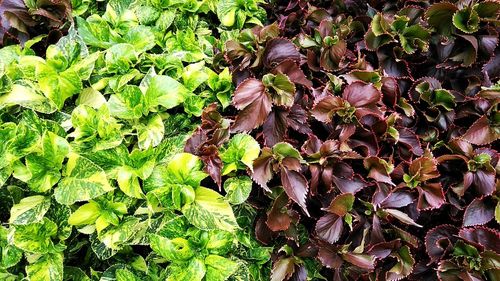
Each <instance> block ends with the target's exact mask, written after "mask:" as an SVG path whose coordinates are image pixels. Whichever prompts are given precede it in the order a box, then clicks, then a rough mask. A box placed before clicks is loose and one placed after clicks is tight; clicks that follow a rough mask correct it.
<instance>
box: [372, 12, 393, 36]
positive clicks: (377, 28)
mask: <svg viewBox="0 0 500 281" xmlns="http://www.w3.org/2000/svg"><path fill="white" fill-rule="evenodd" d="M390 29H391V26H390V24H389V23H388V22H387V20H386V19H385V18H384V16H383V14H381V13H377V14H376V15H375V16H373V19H372V22H371V30H372V32H373V34H374V35H375V36H381V35H383V34H388V33H389V31H390Z"/></svg>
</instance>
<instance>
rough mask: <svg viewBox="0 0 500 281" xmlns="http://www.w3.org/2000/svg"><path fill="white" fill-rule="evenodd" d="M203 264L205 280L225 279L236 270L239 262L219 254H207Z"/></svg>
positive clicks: (218, 280)
mask: <svg viewBox="0 0 500 281" xmlns="http://www.w3.org/2000/svg"><path fill="white" fill-rule="evenodd" d="M205 266H206V267H207V274H206V276H205V278H206V280H211V281H212V280H213V281H225V280H227V279H228V278H229V277H230V276H231V275H233V274H234V273H235V272H236V270H238V267H239V264H238V263H237V262H235V261H232V260H230V259H227V258H224V257H221V256H217V255H208V256H207V257H206V258H205Z"/></svg>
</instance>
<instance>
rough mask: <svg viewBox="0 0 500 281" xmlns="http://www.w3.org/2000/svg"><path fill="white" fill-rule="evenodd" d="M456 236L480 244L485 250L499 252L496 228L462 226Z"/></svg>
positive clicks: (499, 244) (499, 238)
mask: <svg viewBox="0 0 500 281" xmlns="http://www.w3.org/2000/svg"><path fill="white" fill-rule="evenodd" d="M458 236H460V237H461V238H464V239H465V240H467V241H469V242H472V243H475V244H478V245H481V246H482V247H484V248H485V249H486V250H491V251H495V252H496V253H497V254H500V243H498V241H500V233H499V232H498V230H494V229H491V228H487V227H483V226H476V227H473V228H462V229H461V230H460V232H459V233H458Z"/></svg>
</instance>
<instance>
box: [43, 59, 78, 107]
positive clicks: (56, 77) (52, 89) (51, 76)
mask: <svg viewBox="0 0 500 281" xmlns="http://www.w3.org/2000/svg"><path fill="white" fill-rule="evenodd" d="M39 72H40V73H39V74H38V75H37V79H38V85H39V86H40V90H41V91H42V92H43V93H44V94H45V95H46V96H47V97H48V98H49V99H50V100H51V101H52V102H53V103H54V104H55V105H56V106H57V108H59V109H62V107H63V106H64V102H65V101H66V99H68V98H70V97H72V96H73V95H75V94H77V93H79V92H81V91H82V89H83V84H82V81H81V80H80V76H79V75H78V73H77V72H76V71H75V70H73V69H68V70H65V71H63V72H59V73H58V72H56V71H54V70H53V69H51V68H49V67H48V66H47V67H43V68H42V69H41V70H39Z"/></svg>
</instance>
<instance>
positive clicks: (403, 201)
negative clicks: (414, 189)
mask: <svg viewBox="0 0 500 281" xmlns="http://www.w3.org/2000/svg"><path fill="white" fill-rule="evenodd" d="M411 203H413V196H412V195H411V194H410V193H409V192H406V191H396V192H393V193H390V194H389V196H387V198H385V199H384V200H383V201H382V202H381V203H380V207H381V208H401V207H405V206H408V205H410V204H411Z"/></svg>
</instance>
